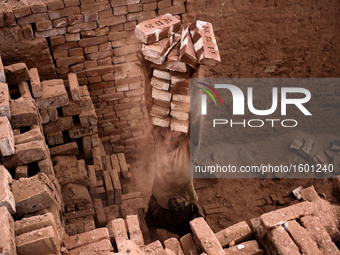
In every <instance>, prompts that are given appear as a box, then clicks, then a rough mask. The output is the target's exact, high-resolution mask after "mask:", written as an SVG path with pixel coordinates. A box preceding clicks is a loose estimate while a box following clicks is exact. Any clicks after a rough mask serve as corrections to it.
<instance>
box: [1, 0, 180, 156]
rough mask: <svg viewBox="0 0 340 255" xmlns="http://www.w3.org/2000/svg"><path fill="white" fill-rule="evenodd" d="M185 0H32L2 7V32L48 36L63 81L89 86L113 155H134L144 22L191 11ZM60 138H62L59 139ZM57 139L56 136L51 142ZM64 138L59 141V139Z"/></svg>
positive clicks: (141, 121)
mask: <svg viewBox="0 0 340 255" xmlns="http://www.w3.org/2000/svg"><path fill="white" fill-rule="evenodd" d="M185 11H186V8H185V1H184V0H172V1H171V0H160V1H157V0H111V1H110V0H26V1H19V2H17V1H16V2H14V1H13V2H8V3H5V4H0V29H1V27H5V26H6V27H8V26H9V27H11V29H12V30H13V31H14V30H15V31H16V32H17V33H20V34H22V36H23V37H24V38H25V39H28V40H33V39H34V38H38V37H40V38H41V37H42V38H46V40H47V41H48V42H49V47H50V50H51V52H52V57H53V60H54V63H55V68H56V72H57V74H58V77H59V78H62V79H64V80H65V81H67V76H68V75H67V74H68V73H70V72H72V73H76V75H77V76H78V80H79V84H80V85H85V84H86V85H88V88H89V92H90V95H91V98H92V100H93V103H94V104H95V107H96V114H97V116H98V132H99V136H100V137H101V139H102V141H103V143H104V147H105V150H106V152H107V153H112V152H115V153H116V152H122V151H125V152H126V151H133V150H135V149H136V148H137V146H138V141H139V139H141V137H142V135H143V130H144V127H145V119H146V116H145V113H144V112H143V110H142V109H143V108H144V103H143V97H142V95H143V92H144V90H143V88H142V84H143V75H142V73H141V71H140V69H139V67H138V66H137V65H136V63H137V58H136V52H137V51H138V50H139V49H140V43H139V41H138V40H137V39H136V38H135V36H134V31H133V30H134V29H135V26H136V24H137V23H138V22H140V21H143V20H147V19H150V18H153V17H156V16H157V15H158V14H165V13H171V14H174V15H175V14H176V15H181V14H183V13H185ZM58 136H60V135H58ZM51 139H52V140H53V138H51ZM57 140H58V138H57Z"/></svg>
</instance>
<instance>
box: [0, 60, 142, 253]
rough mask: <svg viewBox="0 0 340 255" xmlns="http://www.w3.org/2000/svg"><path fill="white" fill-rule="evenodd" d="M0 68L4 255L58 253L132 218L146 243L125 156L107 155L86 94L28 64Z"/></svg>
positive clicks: (75, 82) (75, 81) (72, 76)
mask: <svg viewBox="0 0 340 255" xmlns="http://www.w3.org/2000/svg"><path fill="white" fill-rule="evenodd" d="M0 62H1V65H0V77H1V83H0V89H1V105H0V119H1V121H0V124H1V129H0V130H1V132H0V137H1V139H0V152H1V155H0V156H1V164H2V165H0V181H1V182H0V184H1V186H0V190H1V196H0V198H1V199H0V206H1V210H2V211H3V212H2V217H3V218H1V222H3V225H4V226H5V227H6V228H5V229H4V231H3V233H5V234H6V238H5V239H3V240H4V242H5V243H1V245H0V246H1V248H2V251H3V252H4V253H3V254H16V252H17V253H18V254H36V250H37V248H39V249H41V252H42V253H41V254H60V249H61V242H62V240H63V238H64V237H65V236H69V235H70V236H71V235H76V234H81V233H84V232H88V231H92V230H95V229H96V227H102V226H104V227H105V226H106V225H107V224H108V225H110V222H111V221H112V220H114V219H116V218H118V217H124V218H126V217H127V215H130V214H134V215H138V217H139V221H140V222H141V223H140V226H141V228H142V229H143V232H142V234H143V235H144V237H143V238H144V239H145V240H148V230H147V227H146V224H145V221H144V204H143V201H142V199H141V195H140V193H129V192H128V191H129V183H130V179H131V174H130V172H129V165H128V164H127V163H126V159H125V155H124V153H118V154H112V155H107V154H106V152H105V150H104V147H103V144H102V143H101V140H100V139H99V136H98V134H97V132H96V131H97V129H96V128H97V117H96V115H95V112H94V107H93V104H92V101H91V98H90V96H89V93H88V90H87V87H86V86H79V84H78V79H77V77H76V75H75V74H73V73H70V74H69V76H68V77H69V82H68V86H67V87H65V84H64V82H63V80H62V79H54V80H46V81H41V80H40V77H39V74H38V72H37V70H36V68H32V69H30V70H29V69H28V68H27V66H26V65H25V64H24V63H19V64H13V65H10V66H3V65H2V61H1V58H0ZM46 143H47V144H48V145H50V148H49V147H48V145H47V144H46ZM13 178H15V180H13ZM10 214H12V215H13V217H12V216H11V215H10ZM136 217H137V216H136ZM22 218H23V219H22ZM13 219H14V220H15V222H14V220H13ZM21 219H22V220H21ZM13 224H14V225H13ZM109 229H110V236H112V237H113V234H112V231H111V230H112V228H109ZM111 247H112V246H111ZM15 251H16V252H15Z"/></svg>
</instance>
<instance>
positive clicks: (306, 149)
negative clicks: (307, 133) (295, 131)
mask: <svg viewBox="0 0 340 255" xmlns="http://www.w3.org/2000/svg"><path fill="white" fill-rule="evenodd" d="M312 148H313V141H312V140H311V139H305V142H304V144H303V146H302V147H301V148H300V150H299V151H298V153H299V154H300V155H301V156H302V157H304V158H307V159H309V158H310V157H311V155H310V152H311V150H312Z"/></svg>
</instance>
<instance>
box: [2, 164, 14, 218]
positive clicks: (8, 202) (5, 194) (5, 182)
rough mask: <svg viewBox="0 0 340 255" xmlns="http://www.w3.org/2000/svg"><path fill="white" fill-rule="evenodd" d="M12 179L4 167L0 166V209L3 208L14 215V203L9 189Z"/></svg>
mask: <svg viewBox="0 0 340 255" xmlns="http://www.w3.org/2000/svg"><path fill="white" fill-rule="evenodd" d="M11 183H12V177H11V175H10V173H9V172H8V171H7V169H6V168H5V167H4V166H0V207H2V206H4V207H6V208H7V210H8V211H9V212H10V213H11V214H14V213H15V211H16V210H15V201H14V198H13V194H12V192H11V189H10V184H11Z"/></svg>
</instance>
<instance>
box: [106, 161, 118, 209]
mask: <svg viewBox="0 0 340 255" xmlns="http://www.w3.org/2000/svg"><path fill="white" fill-rule="evenodd" d="M108 164H110V165H111V162H110V160H109V158H108V156H107V159H106V166H107V167H106V171H103V179H104V184H105V191H106V198H107V204H108V205H113V204H114V201H115V194H114V190H113V184H112V181H111V176H110V172H109V171H108V169H109V168H110V167H108Z"/></svg>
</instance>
